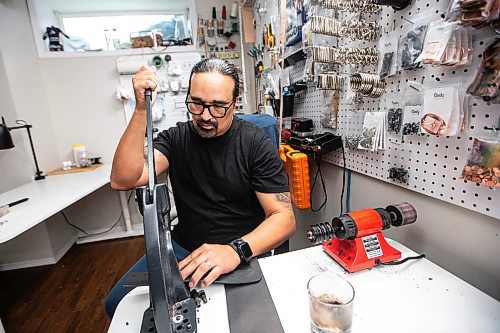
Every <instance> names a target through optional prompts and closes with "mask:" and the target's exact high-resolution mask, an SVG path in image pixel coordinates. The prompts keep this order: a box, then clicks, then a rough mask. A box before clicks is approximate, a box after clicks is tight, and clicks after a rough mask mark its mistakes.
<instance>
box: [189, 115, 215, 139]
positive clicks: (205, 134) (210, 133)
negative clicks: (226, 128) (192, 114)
mask: <svg viewBox="0 0 500 333" xmlns="http://www.w3.org/2000/svg"><path fill="white" fill-rule="evenodd" d="M204 124H205V125H212V127H213V128H211V129H205V128H203V127H202V126H203V125H204ZM194 128H195V129H196V132H198V135H199V136H201V137H202V138H205V139H210V138H213V137H215V136H217V133H218V131H217V130H218V128H219V123H218V122H217V121H216V120H208V121H204V120H201V119H198V120H196V121H195V124H194Z"/></svg>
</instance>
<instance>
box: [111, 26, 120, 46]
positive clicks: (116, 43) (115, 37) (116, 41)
mask: <svg viewBox="0 0 500 333" xmlns="http://www.w3.org/2000/svg"><path fill="white" fill-rule="evenodd" d="M111 35H112V36H113V47H114V49H115V50H119V49H120V38H119V37H118V31H117V30H116V29H113V33H112V34H111Z"/></svg>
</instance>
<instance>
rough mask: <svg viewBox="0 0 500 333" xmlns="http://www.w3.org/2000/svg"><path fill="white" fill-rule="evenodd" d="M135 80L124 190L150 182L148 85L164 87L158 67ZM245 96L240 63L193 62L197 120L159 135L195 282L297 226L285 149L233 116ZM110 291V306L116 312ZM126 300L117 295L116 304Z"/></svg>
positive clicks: (118, 167)
mask: <svg viewBox="0 0 500 333" xmlns="http://www.w3.org/2000/svg"><path fill="white" fill-rule="evenodd" d="M133 84H134V91H135V98H136V109H135V111H134V114H133V116H132V119H131V120H130V123H129V125H128V127H127V129H126V131H125V133H124V134H123V136H122V138H121V140H120V143H119V145H118V147H117V150H116V153H115V157H114V160H113V168H112V171H111V186H112V187H113V188H114V189H116V190H127V189H132V188H135V187H138V186H142V185H145V184H146V183H147V181H148V169H147V166H146V165H145V163H144V146H143V145H144V136H145V128H146V112H145V110H146V106H145V100H144V90H145V89H147V88H150V89H152V90H153V91H154V90H155V89H156V87H157V79H156V75H155V70H154V68H150V67H142V68H141V69H140V71H139V72H138V73H137V74H136V75H135V76H134V78H133ZM238 94H239V78H238V74H237V72H236V70H235V68H234V66H233V65H231V64H230V63H229V62H227V61H225V60H220V59H215V58H212V59H206V60H202V61H201V62H199V63H198V64H196V65H195V66H194V67H193V70H192V72H191V78H190V83H189V89H188V95H187V98H186V107H187V109H188V111H189V112H190V113H191V115H192V121H188V122H186V123H178V124H177V126H176V127H173V128H170V129H169V130H167V131H163V132H161V133H160V134H159V135H158V137H157V138H156V139H155V141H154V148H155V149H154V153H155V166H156V172H157V173H158V174H159V173H162V172H165V171H167V170H168V172H169V176H170V180H171V183H172V191H173V194H174V200H175V204H176V208H177V213H178V218H179V223H178V225H177V226H176V227H175V229H174V231H173V239H174V241H175V242H174V250H175V249H177V251H176V254H177V255H179V252H185V253H186V254H187V253H189V252H191V253H190V254H189V255H187V256H186V257H185V258H184V259H183V260H181V261H180V262H179V269H180V270H181V275H182V277H183V278H186V277H187V276H191V279H190V283H189V285H190V287H194V286H195V285H197V284H198V283H200V285H201V286H202V287H205V286H208V285H210V284H211V283H212V282H213V281H214V280H215V279H217V278H218V277H219V276H220V275H221V274H224V273H229V272H231V271H233V270H234V269H236V267H238V265H239V264H240V263H241V262H245V261H248V260H249V259H250V258H251V257H255V256H259V255H261V254H264V253H266V252H268V251H270V250H271V249H273V248H276V247H277V246H278V245H280V244H281V243H283V242H284V241H285V240H287V239H288V238H290V236H291V235H293V233H294V232H295V218H294V215H293V211H292V206H291V202H290V194H289V189H288V178H287V175H286V174H285V172H284V169H283V164H282V162H281V160H280V159H279V156H278V150H277V148H276V146H275V143H273V142H272V141H271V139H269V137H267V135H266V134H265V133H264V132H263V131H262V130H260V129H259V128H258V127H256V126H255V125H253V124H250V123H249V122H246V121H243V120H239V119H238V118H236V117H234V116H233V113H234V110H235V102H236V99H237V97H238ZM179 246H180V247H179ZM179 248H181V250H179ZM186 250H187V251H186ZM203 276H205V278H204V279H203V280H201V278H202V277H203ZM118 284H120V282H119V283H118ZM116 288H117V287H116V286H115V289H116ZM115 289H113V291H112V293H113V292H114V291H115ZM110 295H111V294H110ZM124 295H125V294H123V296H124ZM123 296H121V297H123ZM110 297H111V296H110ZM110 297H108V300H107V301H106V303H107V304H106V310H107V312H108V314H110V315H111V316H112V313H113V312H114V309H111V308H110V306H109V304H108V301H109V298H110ZM115 298H116V297H115ZM120 299H121V298H120ZM118 302H119V299H118V300H116V299H115V300H114V303H116V304H115V305H114V306H116V305H117V304H118ZM110 303H111V302H110Z"/></svg>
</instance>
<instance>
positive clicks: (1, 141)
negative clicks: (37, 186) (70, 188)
mask: <svg viewBox="0 0 500 333" xmlns="http://www.w3.org/2000/svg"><path fill="white" fill-rule="evenodd" d="M17 124H18V125H19V126H13V127H7V124H6V123H5V119H4V118H3V117H2V123H1V124H0V150H4V149H11V148H14V142H13V141H12V136H11V135H10V131H12V130H16V129H20V128H26V130H27V131H28V137H29V139H30V145H31V151H32V152H33V158H34V159H35V166H36V173H35V180H40V179H44V178H45V176H44V175H42V173H43V171H40V169H39V168H38V161H37V160H36V154H35V148H34V147H33V140H32V139H31V132H30V128H32V127H33V126H31V125H28V124H27V123H26V122H25V121H22V120H18V121H17Z"/></svg>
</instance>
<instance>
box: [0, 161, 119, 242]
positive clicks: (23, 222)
mask: <svg viewBox="0 0 500 333" xmlns="http://www.w3.org/2000/svg"><path fill="white" fill-rule="evenodd" d="M110 171H111V165H109V164H104V165H103V166H101V167H99V168H97V169H95V170H93V171H89V172H78V173H70V174H65V175H56V176H47V177H46V178H45V179H43V180H38V181H34V182H31V183H28V184H25V185H23V186H20V187H17V188H15V189H13V190H10V191H8V192H5V193H2V194H0V205H4V204H8V203H9V202H13V201H16V200H19V199H22V198H29V200H28V201H26V202H23V203H21V204H19V205H17V206H14V207H12V208H10V212H9V214H7V215H6V216H4V217H3V218H0V219H1V220H7V222H6V223H4V224H2V225H1V226H0V244H1V243H4V242H6V241H8V240H11V239H12V238H14V237H16V236H18V235H20V234H21V233H23V232H25V231H26V230H28V229H30V228H32V227H34V226H35V225H37V224H38V223H40V222H42V221H44V220H45V219H47V218H49V217H50V216H52V215H54V214H56V213H57V212H59V211H61V210H62V209H64V208H66V207H68V206H69V205H71V204H73V203H74V202H76V201H78V200H80V199H81V198H83V197H85V196H87V195H88V194H90V193H92V192H94V191H95V190H97V189H99V188H100V187H102V186H103V185H105V184H107V183H109V175H110Z"/></svg>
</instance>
